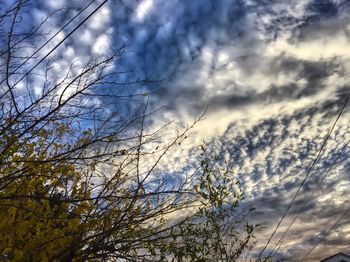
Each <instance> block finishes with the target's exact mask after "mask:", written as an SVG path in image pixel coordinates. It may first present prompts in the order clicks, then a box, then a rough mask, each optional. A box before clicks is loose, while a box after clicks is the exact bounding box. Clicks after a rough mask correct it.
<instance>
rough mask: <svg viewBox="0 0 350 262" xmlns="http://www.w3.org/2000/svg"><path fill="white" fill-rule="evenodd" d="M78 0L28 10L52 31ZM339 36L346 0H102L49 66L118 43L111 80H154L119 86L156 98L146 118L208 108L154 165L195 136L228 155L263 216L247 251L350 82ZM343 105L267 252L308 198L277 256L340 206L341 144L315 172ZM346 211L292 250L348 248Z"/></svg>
mask: <svg viewBox="0 0 350 262" xmlns="http://www.w3.org/2000/svg"><path fill="white" fill-rule="evenodd" d="M88 2H89V1H78V0H69V1H68V0H45V1H44V0H38V1H35V4H34V6H32V7H31V9H30V14H29V16H30V17H31V18H32V21H33V22H34V23H35V22H40V21H41V19H42V18H43V17H45V16H46V15H48V14H50V13H52V12H53V11H57V12H55V13H53V15H52V16H51V17H50V19H49V23H48V24H47V25H46V26H47V29H48V30H49V31H50V33H54V32H55V31H56V30H58V29H59V28H60V26H61V25H62V24H63V23H64V22H65V21H67V20H68V19H69V18H71V17H72V16H73V15H74V14H76V12H78V11H79V10H80V9H81V8H83V7H84V6H85V5H86V4H87V3H88ZM100 2H101V1H98V0H96V1H95V3H93V4H92V5H91V6H90V8H88V9H87V10H86V12H85V13H84V14H83V15H85V16H86V14H88V13H89V12H91V11H92V10H93V8H95V7H96V6H97V5H98V3H100ZM82 17H84V16H82ZM81 19H82V18H81ZM81 19H80V20H81ZM78 22H79V19H78V20H77V21H75V22H74V23H73V25H74V24H77V23H78ZM73 25H72V26H73ZM71 28H72V27H70V28H67V30H64V31H63V32H61V33H60V34H59V36H58V37H57V38H55V40H54V41H53V42H52V43H51V44H50V45H48V46H47V47H46V48H44V49H43V50H42V53H45V52H46V51H47V50H49V49H50V47H52V46H53V45H54V44H55V43H57V42H58V41H59V40H60V39H62V38H63V37H64V36H65V35H66V34H67V33H68V32H69V30H70V29H71ZM349 44H350V1H348V0H283V1H282V0H270V1H269V0H192V1H188V0H171V1H166V0H137V1H136V0H114V1H113V0H110V1H109V2H107V4H106V5H104V6H103V7H102V8H101V9H100V10H99V11H98V12H97V13H96V14H95V15H94V16H93V17H92V18H91V19H90V20H89V21H88V22H87V23H86V24H84V25H83V26H82V27H81V28H80V29H79V30H78V31H77V32H76V33H75V34H74V37H71V38H69V39H68V40H67V41H65V42H64V44H63V45H62V46H61V47H60V48H59V49H58V50H56V52H55V63H56V64H55V73H56V74H57V75H58V76H59V75H60V74H64V72H65V69H67V68H68V67H69V65H70V63H71V62H72V61H76V63H78V64H79V63H80V64H83V63H84V62H86V61H88V60H89V59H90V58H91V57H99V56H103V55H104V54H106V53H107V52H108V51H109V50H111V49H117V48H118V47H120V46H122V45H125V46H126V50H127V52H126V53H125V54H124V55H123V56H122V57H120V59H119V60H118V61H117V63H116V64H115V65H114V68H115V69H116V70H118V71H120V72H123V73H121V74H120V75H119V76H118V77H119V79H118V80H120V81H129V82H132V81H135V80H138V79H149V80H157V81H149V82H143V83H140V84H138V85H133V86H132V87H131V88H129V89H127V90H125V92H126V93H135V92H147V93H148V94H150V99H151V100H150V101H151V107H153V108H157V107H163V108H162V110H160V111H159V112H158V113H157V114H155V115H154V117H153V119H152V120H153V124H154V125H155V126H159V125H162V123H165V122H166V121H168V120H175V122H176V123H177V124H178V125H179V126H185V125H186V124H188V123H190V122H191V121H193V119H194V118H196V117H198V116H199V115H201V114H202V113H203V112H204V111H205V110H206V114H205V119H204V120H202V121H201V122H200V123H198V124H197V125H196V127H195V128H194V129H193V130H192V131H191V133H190V135H189V136H188V139H187V140H186V142H185V144H184V145H183V146H182V147H181V148H178V149H176V150H175V151H174V152H173V153H172V155H171V157H168V158H167V159H166V160H167V161H166V162H165V163H163V167H164V169H165V170H167V172H169V174H174V175H176V174H180V173H181V172H188V170H190V169H191V167H192V166H193V163H192V162H191V159H193V158H194V157H193V156H195V155H197V154H198V151H199V149H198V146H199V145H200V144H201V143H202V141H205V143H206V146H207V148H208V150H209V151H210V153H211V154H213V155H215V154H218V155H221V156H226V157H227V158H229V159H231V163H232V165H234V166H235V170H236V174H237V177H238V178H239V179H240V181H241V185H242V190H243V191H244V192H245V196H246V197H245V201H246V204H247V205H251V206H255V207H256V208H257V209H256V211H255V213H254V214H253V215H252V219H253V220H254V221H255V222H256V223H260V224H262V225H264V226H265V227H266V228H265V229H264V230H262V231H261V232H259V234H257V244H256V246H255V247H254V249H253V250H252V251H251V253H250V256H251V257H254V256H255V257H256V255H257V254H258V253H259V252H260V250H261V249H262V247H263V246H264V245H265V244H266V241H267V238H268V237H269V236H270V235H271V233H272V231H273V229H274V228H275V226H276V225H277V223H278V220H279V218H280V217H281V216H282V215H283V213H284V211H285V210H286V208H287V206H288V204H289V203H290V201H291V199H292V198H293V196H294V194H295V192H296V190H297V188H298V187H299V185H300V183H301V182H302V181H303V179H304V178H305V176H306V174H307V170H308V168H309V166H310V165H311V163H312V162H313V160H314V159H315V157H316V156H317V153H318V152H319V150H320V148H321V146H322V143H323V141H324V139H325V137H326V135H327V132H328V131H329V130H330V128H331V126H332V123H333V122H334V121H335V119H336V116H337V114H338V113H339V110H340V108H341V107H342V105H343V104H344V101H345V99H346V97H347V95H348V92H350V89H349V80H350V79H349V71H350V49H349ZM38 86H39V85H38ZM39 91H40V90H39ZM102 103H103V101H102ZM349 116H350V112H349V109H348V107H347V108H345V110H344V113H343V115H342V117H341V118H340V119H339V121H338V123H337V125H336V127H335V130H334V132H333V133H332V134H331V136H330V138H329V140H328V142H327V144H326V146H325V148H324V151H323V154H322V156H321V159H320V161H318V162H317V163H316V165H315V167H314V168H313V171H312V172H311V173H310V176H309V179H308V180H307V181H306V183H305V185H304V187H303V188H302V190H301V193H300V197H298V198H297V199H296V201H295V205H293V206H292V208H291V210H290V212H289V213H288V215H287V217H286V219H285V221H284V222H283V223H282V224H281V226H280V230H279V231H278V232H277V234H276V237H275V238H274V239H273V240H272V242H271V245H270V246H269V247H268V248H267V249H266V255H267V254H268V253H269V252H270V251H271V250H272V249H271V248H273V247H274V245H275V244H276V241H277V240H278V237H279V236H281V234H282V232H283V230H285V229H286V228H287V226H288V225H289V222H290V221H291V219H293V217H294V216H295V215H296V214H297V212H298V211H299V209H300V207H301V206H302V205H303V204H304V201H305V200H306V199H310V201H309V202H308V203H307V205H306V206H305V208H304V210H303V211H302V212H301V215H300V216H299V217H298V219H297V220H296V222H295V223H294V225H293V227H292V228H291V230H290V232H289V233H288V234H287V235H286V237H285V239H284V241H283V242H282V245H281V247H280V249H279V250H278V252H277V253H276V255H275V257H274V258H275V261H301V258H302V257H303V256H304V255H305V254H306V253H307V252H308V251H309V250H310V248H311V247H312V246H313V245H314V244H315V243H316V242H317V241H318V240H319V239H321V238H322V236H324V234H326V232H327V231H328V229H329V228H330V227H331V226H332V224H333V223H334V222H336V221H337V219H338V218H339V217H340V216H341V215H342V212H343V211H344V210H346V209H347V207H348V205H349V199H348V195H349V193H350V187H349V185H350V177H349V175H350V161H349V160H348V159H349V154H350V148H349V147H346V148H345V149H344V151H343V152H342V154H341V155H340V157H339V159H338V161H337V163H336V165H335V166H334V167H333V168H332V169H331V170H330V171H329V173H328V174H327V177H326V178H325V179H324V181H323V182H322V183H321V184H319V183H318V182H319V181H320V180H321V179H322V177H323V176H324V174H326V170H327V168H328V167H329V166H330V165H331V163H332V161H333V160H334V159H335V158H336V156H337V155H338V154H339V152H341V151H342V148H343V146H344V145H346V142H347V141H348V140H349V139H350V121H349ZM348 217H350V212H349V214H348V216H345V217H344V218H343V219H342V220H341V221H340V222H339V223H338V226H337V227H336V228H334V229H333V230H332V231H331V233H330V234H329V235H328V236H327V237H326V238H325V239H324V240H323V241H322V242H321V243H320V244H319V246H318V247H317V248H316V249H315V250H314V251H313V252H312V253H311V254H310V255H309V256H308V257H307V258H304V259H303V260H302V261H319V260H320V259H322V258H325V257H328V256H330V255H332V254H333V253H336V252H341V251H342V252H345V253H346V252H348V253H350V250H348V243H349V241H350V225H349V222H350V219H349V218H348ZM264 254H265V253H264Z"/></svg>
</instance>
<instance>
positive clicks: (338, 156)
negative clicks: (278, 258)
mask: <svg viewBox="0 0 350 262" xmlns="http://www.w3.org/2000/svg"><path fill="white" fill-rule="evenodd" d="M349 143H350V139H349V140H348V141H347V142H346V144H345V145H344V146H343V148H342V149H341V150H340V151H339V153H338V154H337V156H336V158H335V159H334V160H333V162H332V164H331V165H330V166H329V167H328V168H327V171H326V173H325V174H324V176H323V177H322V179H321V180H320V181H319V182H318V183H317V186H316V187H315V188H314V189H313V191H312V193H311V195H310V196H309V197H308V198H307V199H306V200H305V201H304V203H303V206H302V207H301V208H300V209H299V211H298V213H297V215H296V216H295V217H294V218H293V220H292V222H291V223H290V224H289V226H288V228H287V229H286V230H285V231H284V232H283V235H282V236H281V238H280V239H279V240H278V241H277V243H276V245H275V247H274V248H273V250H272V251H271V252H270V254H269V257H270V256H271V257H274V256H275V255H276V254H277V252H278V250H279V249H280V248H281V245H282V241H283V239H284V237H285V236H286V235H287V233H288V231H289V230H290V228H291V227H292V226H293V224H294V223H295V221H296V219H297V218H298V217H299V215H300V214H301V213H302V212H303V211H304V208H305V207H306V205H307V204H308V203H309V202H310V200H311V199H312V198H313V196H314V194H315V193H316V190H317V189H319V186H320V185H321V184H322V183H323V181H324V180H325V179H326V177H327V176H328V174H329V172H330V171H331V169H332V168H333V167H334V165H335V164H336V162H337V161H338V159H339V158H340V156H341V155H342V154H343V153H344V151H345V149H346V148H347V147H348V145H349ZM277 247H278V248H277ZM276 248H277V249H276ZM275 249H276V251H275ZM273 253H274V254H273Z"/></svg>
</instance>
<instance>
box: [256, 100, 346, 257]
mask: <svg viewBox="0 0 350 262" xmlns="http://www.w3.org/2000/svg"><path fill="white" fill-rule="evenodd" d="M349 98H350V93H349V94H348V96H347V97H346V99H345V102H344V104H343V106H342V108H341V110H340V112H339V114H338V116H337V118H336V119H335V121H334V123H333V125H332V127H331V129H330V130H329V132H328V134H327V136H326V138H325V140H324V141H323V144H322V146H321V148H320V150H319V152H318V154H317V156H316V158H315V159H314V161H313V162H312V164H311V166H310V167H309V169H308V171H307V173H306V176H305V178H304V179H303V181H302V182H301V184H300V185H299V187H298V190H297V192H296V193H295V195H294V196H293V198H292V201H291V202H290V203H289V205H288V207H287V209H286V211H285V212H284V214H283V216H282V217H281V219H280V220H279V222H278V224H277V226H276V228H275V229H274V231H273V232H272V234H271V236H270V237H269V239H268V241H267V243H266V245H265V246H264V248H263V249H262V250H261V252H260V254H259V256H258V260H259V259H260V258H261V256H262V255H263V253H264V251H265V249H266V248H267V247H268V246H269V244H270V242H271V240H272V238H273V237H274V235H275V234H276V232H277V230H278V228H279V227H280V225H281V223H282V222H283V220H284V219H285V217H286V216H287V213H288V211H289V210H290V208H291V207H292V205H293V204H294V202H295V200H296V198H297V196H298V195H299V193H300V190H301V188H302V187H303V185H304V184H305V182H306V180H307V179H308V177H309V176H310V174H311V171H312V169H313V168H314V166H315V164H316V163H317V161H318V159H319V158H320V156H321V154H322V152H323V149H324V147H325V146H326V144H327V141H328V139H329V137H330V136H331V134H332V132H333V130H334V128H335V126H336V124H337V122H338V120H339V118H340V117H341V115H342V114H343V112H344V109H345V107H346V105H347V103H348V101H349Z"/></svg>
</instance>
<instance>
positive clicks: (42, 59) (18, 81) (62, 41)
mask: <svg viewBox="0 0 350 262" xmlns="http://www.w3.org/2000/svg"><path fill="white" fill-rule="evenodd" d="M107 2H108V0H104V1H103V2H102V3H101V4H99V5H98V6H97V7H96V8H95V9H94V10H93V11H92V12H91V13H90V14H89V15H88V16H87V17H86V18H84V19H83V20H82V21H81V22H80V23H79V24H78V25H77V26H76V27H75V28H74V29H73V30H72V31H70V32H69V33H68V34H67V35H66V36H65V37H64V38H63V39H62V40H61V41H60V42H59V43H58V44H56V45H55V46H54V47H53V48H52V49H51V50H50V51H49V52H47V53H46V54H45V55H44V57H43V58H41V59H40V60H39V61H38V62H37V63H36V64H35V65H34V66H33V67H31V69H29V71H27V72H26V73H25V74H24V75H23V76H22V77H21V78H20V79H19V80H17V81H16V82H15V83H14V84H13V85H12V88H14V87H15V86H16V85H18V83H20V82H21V81H22V80H23V79H24V78H26V77H27V76H28V75H29V74H30V73H31V72H33V70H34V69H35V68H36V67H37V66H38V65H40V64H41V63H42V62H43V61H44V60H45V59H46V58H47V57H48V56H49V55H51V54H52V53H53V52H54V51H55V50H56V49H57V48H58V47H59V46H61V45H62V44H63V43H64V42H65V41H66V40H67V39H68V38H69V37H70V36H71V35H73V34H74V33H75V31H77V30H78V29H79V28H80V27H81V26H82V25H83V24H84V23H85V22H86V21H87V20H89V19H90V18H91V17H92V16H93V15H94V14H95V13H96V12H97V11H98V10H99V9H100V8H101V7H102V6H103V5H105V4H106V3H107ZM6 93H7V92H5V93H4V94H3V95H2V97H3V96H4V95H6Z"/></svg>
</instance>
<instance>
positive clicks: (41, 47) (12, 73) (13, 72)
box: [0, 0, 96, 85]
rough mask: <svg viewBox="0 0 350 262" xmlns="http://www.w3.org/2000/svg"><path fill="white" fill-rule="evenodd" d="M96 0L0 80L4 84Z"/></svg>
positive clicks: (93, 0)
mask: <svg viewBox="0 0 350 262" xmlns="http://www.w3.org/2000/svg"><path fill="white" fill-rule="evenodd" d="M95 1H96V0H92V1H91V2H90V3H89V4H87V5H86V6H85V7H84V8H83V9H81V10H80V11H79V12H78V13H77V14H76V15H75V16H73V17H72V18H71V19H69V21H68V22H66V23H65V24H64V25H63V26H62V27H61V28H60V29H59V30H58V31H57V32H56V33H55V34H54V35H52V36H51V37H50V38H49V39H48V40H47V41H46V42H45V43H43V44H42V45H41V46H40V47H39V48H38V49H37V50H36V51H35V52H34V53H32V54H31V55H30V56H29V57H27V58H26V59H25V60H24V61H23V62H22V63H21V64H20V65H19V66H18V67H17V68H16V69H15V70H14V71H12V72H11V73H10V74H9V75H8V76H6V78H5V79H3V80H2V81H1V82H0V85H1V84H3V83H4V82H5V81H6V80H7V79H8V78H9V77H10V76H12V75H14V74H15V73H16V72H17V71H18V70H19V69H20V68H21V67H22V66H23V65H25V64H26V63H27V62H28V61H29V60H30V59H31V58H33V57H34V56H35V55H36V54H37V53H39V52H40V51H41V50H42V49H43V48H44V47H45V46H46V45H48V44H49V43H50V42H51V41H52V40H53V39H54V38H55V37H56V36H57V35H58V34H59V33H61V32H62V31H63V30H64V29H66V27H67V26H69V25H70V24H71V23H72V22H73V21H74V20H75V19H76V18H77V17H78V16H80V14H81V13H83V12H84V11H85V10H86V9H87V8H89V6H90V5H92V4H93V3H94V2H95Z"/></svg>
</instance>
